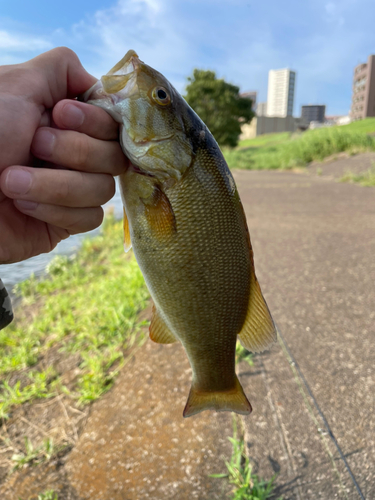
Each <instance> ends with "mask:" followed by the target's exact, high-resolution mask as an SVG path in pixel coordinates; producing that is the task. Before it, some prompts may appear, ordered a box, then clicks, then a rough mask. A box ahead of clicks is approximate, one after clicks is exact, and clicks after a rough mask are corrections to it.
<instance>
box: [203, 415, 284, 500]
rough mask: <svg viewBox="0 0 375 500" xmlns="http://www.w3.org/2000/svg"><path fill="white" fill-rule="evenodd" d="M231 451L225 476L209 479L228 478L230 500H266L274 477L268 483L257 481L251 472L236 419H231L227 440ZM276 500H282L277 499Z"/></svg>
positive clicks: (272, 486)
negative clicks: (230, 488)
mask: <svg viewBox="0 0 375 500" xmlns="http://www.w3.org/2000/svg"><path fill="white" fill-rule="evenodd" d="M228 439H229V440H230V442H231V443H232V447H233V451H232V457H231V459H230V461H229V462H225V465H226V467H227V469H228V473H227V474H212V475H211V477H216V478H228V480H229V482H230V483H231V484H232V485H233V490H232V493H233V496H232V497H231V500H267V499H268V498H271V497H272V492H273V490H274V489H275V486H274V481H275V476H274V477H273V478H272V479H271V480H270V481H265V480H263V479H259V477H258V476H257V475H256V474H253V472H252V466H251V464H250V460H249V457H248V456H247V454H246V451H245V443H244V440H243V438H241V437H238V432H237V424H236V419H235V418H233V437H230V438H228ZM278 500H282V498H279V499H278Z"/></svg>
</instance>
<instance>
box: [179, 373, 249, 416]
mask: <svg viewBox="0 0 375 500" xmlns="http://www.w3.org/2000/svg"><path fill="white" fill-rule="evenodd" d="M205 410H216V411H234V412H235V413H240V414H241V415H249V414H250V413H251V412H252V408H251V404H250V402H249V400H248V399H247V397H246V395H245V393H244V391H243V389H242V386H241V384H240V382H239V380H238V378H237V376H236V383H235V387H234V389H233V390H231V391H220V392H219V391H215V392H201V391H198V390H196V388H195V387H194V383H193V385H192V386H191V389H190V393H189V397H188V400H187V403H186V406H185V409H184V413H183V416H184V417H185V418H186V417H191V416H192V415H196V414H197V413H200V412H201V411H205Z"/></svg>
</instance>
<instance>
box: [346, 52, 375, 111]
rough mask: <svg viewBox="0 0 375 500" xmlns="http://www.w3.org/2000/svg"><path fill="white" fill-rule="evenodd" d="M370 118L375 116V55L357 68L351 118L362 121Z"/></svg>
mask: <svg viewBox="0 0 375 500" xmlns="http://www.w3.org/2000/svg"><path fill="white" fill-rule="evenodd" d="M369 116H375V55H371V56H369V57H368V60H367V63H362V64H359V65H358V66H356V67H355V68H354V77H353V95H352V105H351V109H350V118H351V119H352V120H362V119H363V118H367V117H369Z"/></svg>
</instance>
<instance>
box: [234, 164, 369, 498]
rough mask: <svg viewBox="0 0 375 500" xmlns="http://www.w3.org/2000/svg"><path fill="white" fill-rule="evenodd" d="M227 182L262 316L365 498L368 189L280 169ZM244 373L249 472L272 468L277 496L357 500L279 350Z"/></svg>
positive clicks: (266, 473)
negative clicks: (266, 310)
mask: <svg viewBox="0 0 375 500" xmlns="http://www.w3.org/2000/svg"><path fill="white" fill-rule="evenodd" d="M235 177H236V181H237V184H238V185H239V189H240V192H241V196H242V199H243V201H244V204H245V210H246V214H247V217H248V222H249V227H250V232H251V236H252V241H253V246H254V252H255V264H256V268H257V272H258V277H259V280H260V282H261V284H262V288H263V290H264V292H265V295H266V298H267V300H268V304H269V306H270V309H271V311H272V313H273V316H274V318H275V320H276V322H277V324H278V327H279V329H280V331H281V333H282V335H283V337H284V338H285V341H286V342H287V345H288V346H289V348H290V350H291V352H292V354H293V357H294V358H295V360H296V361H297V363H298V365H299V367H300V369H301V371H302V373H303V375H304V377H305V378H306V380H307V383H308V385H309V386H310V387H311V390H312V391H313V394H314V395H315V398H316V400H317V402H318V404H319V406H320V408H321V410H322V412H323V413H324V415H325V417H326V419H327V421H328V424H329V425H330V427H331V429H332V432H333V434H334V436H335V437H336V438H337V440H338V443H339V445H340V447H341V448H342V451H343V453H344V454H345V456H346V457H347V461H348V464H349V466H350V468H351V470H352V472H353V475H354V476H355V478H356V480H357V481H358V484H359V486H360V488H361V490H362V492H363V495H364V496H365V498H367V499H372V498H375V417H374V409H375V405H374V398H375V326H374V324H375V189H373V188H363V187H359V186H356V185H348V184H342V183H336V182H333V181H327V180H326V179H324V178H321V177H315V176H308V175H301V174H300V175H298V174H293V173H283V172H244V171H241V172H237V173H236V176H235ZM256 368H258V370H255V371H254V370H246V372H245V373H243V374H242V378H243V380H245V381H246V382H245V383H244V385H245V389H246V392H247V394H249V396H250V399H251V400H252V403H253V408H254V414H253V415H252V417H250V418H248V419H246V427H247V443H248V449H249V455H250V456H251V457H252V458H253V459H254V461H255V463H256V464H257V467H258V470H259V471H260V473H261V474H262V475H264V476H266V477H269V475H270V474H271V473H272V471H274V472H279V479H278V484H279V485H280V486H281V489H280V491H282V493H283V494H284V498H285V499H294V498H296V499H301V500H302V499H306V498H308V499H310V498H312V499H316V498H322V499H331V498H343V499H344V498H350V499H355V498H360V496H359V494H358V491H357V489H356V487H355V485H354V483H353V481H352V479H351V478H350V475H349V473H348V470H347V469H346V467H345V466H344V464H343V462H342V460H340V457H339V454H338V451H337V449H336V447H335V446H334V444H333V442H332V440H331V439H330V437H329V435H328V433H327V430H326V429H325V427H324V423H323V421H322V419H321V417H320V416H319V414H318V412H317V410H316V409H315V408H314V405H313V401H312V400H311V398H310V397H309V396H308V395H304V394H302V393H301V390H302V388H303V384H302V382H301V378H300V377H299V376H298V373H297V372H296V370H295V368H294V367H293V366H291V365H290V363H289V360H288V356H287V354H286V353H285V351H284V350H283V348H282V347H281V346H280V345H277V346H275V347H274V348H273V349H272V351H271V352H270V353H268V354H265V355H262V356H259V357H258V359H257V365H256ZM293 370H294V371H293ZM304 392H305V393H306V394H307V391H306V389H304ZM252 394H253V395H252Z"/></svg>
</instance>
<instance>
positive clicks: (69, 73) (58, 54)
mask: <svg viewBox="0 0 375 500" xmlns="http://www.w3.org/2000/svg"><path fill="white" fill-rule="evenodd" d="M24 65H25V66H26V67H29V68H31V69H32V70H33V71H34V72H35V74H36V78H39V83H38V84H37V85H35V86H33V88H32V89H30V88H27V84H28V83H29V82H26V81H25V94H26V95H28V93H29V92H30V90H31V91H32V93H33V97H35V98H36V100H37V102H39V103H40V104H41V105H42V106H44V107H46V108H52V107H53V106H54V105H55V104H56V103H57V102H58V101H61V100H62V99H66V98H67V97H76V96H78V95H79V94H82V93H83V92H85V91H86V90H87V89H89V88H90V87H91V86H92V85H94V83H95V82H96V81H97V79H96V78H95V77H93V76H92V75H90V74H89V73H88V72H87V71H86V70H85V69H84V68H83V66H82V64H81V61H80V60H79V58H78V56H77V54H76V53H75V52H73V51H72V50H70V49H68V48H67V47H57V48H56V49H52V50H49V51H48V52H44V53H43V54H41V55H39V56H37V57H34V59H31V60H30V61H27V62H26V63H24Z"/></svg>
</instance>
